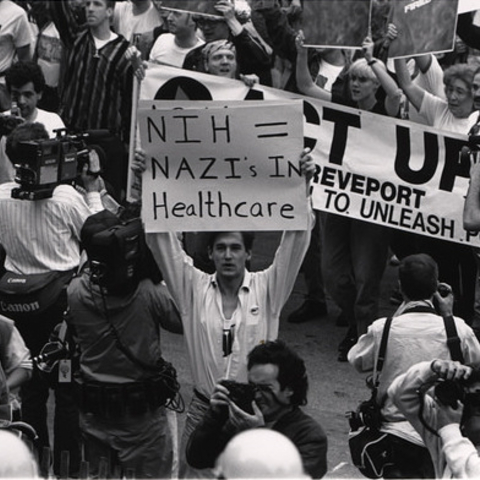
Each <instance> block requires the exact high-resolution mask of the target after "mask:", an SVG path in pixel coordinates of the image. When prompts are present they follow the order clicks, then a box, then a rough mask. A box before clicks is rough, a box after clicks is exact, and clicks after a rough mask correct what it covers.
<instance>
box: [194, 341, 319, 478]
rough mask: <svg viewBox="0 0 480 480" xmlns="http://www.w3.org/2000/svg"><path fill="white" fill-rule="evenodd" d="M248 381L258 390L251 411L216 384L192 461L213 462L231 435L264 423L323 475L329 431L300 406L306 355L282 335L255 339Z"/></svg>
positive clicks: (312, 472) (311, 472) (316, 475)
mask: <svg viewBox="0 0 480 480" xmlns="http://www.w3.org/2000/svg"><path fill="white" fill-rule="evenodd" d="M248 382H249V383H248V385H250V386H251V387H253V390H254V397H253V398H254V401H252V402H251V405H250V406H251V408H252V409H253V413H248V412H246V411H245V410H242V409H241V408H239V406H238V405H237V404H236V403H235V402H234V401H233V400H232V392H231V391H229V390H228V388H227V387H225V386H224V385H222V382H220V383H218V384H217V385H216V386H215V390H214V392H213V394H212V396H211V398H210V408H209V409H208V410H207V413H206V414H205V416H204V418H203V419H202V421H201V422H200V423H199V424H198V425H197V427H196V428H195V430H194V431H193V433H192V435H191V436H190V439H189V442H188V445H187V452H186V453H187V461H188V463H189V464H190V465H191V466H193V467H195V468H211V467H213V466H214V465H215V461H216V459H217V457H218V456H219V455H220V454H221V453H222V451H223V450H224V448H225V446H226V445H227V443H228V442H229V440H230V439H231V438H232V437H233V436H235V435H236V434H237V433H239V432H241V431H243V430H248V429H252V428H257V427H265V428H269V429H272V430H274V431H277V432H279V433H282V434H284V435H285V436H286V437H287V438H289V439H290V440H291V441H292V442H293V444H294V445H295V446H296V447H297V448H298V451H299V452H300V456H301V458H302V462H303V468H304V469H305V472H306V473H308V474H309V475H310V476H311V477H312V478H320V477H323V475H325V473H326V471H327V437H326V435H325V433H324V431H323V429H322V427H321V426H320V425H319V424H318V423H317V422H316V421H315V420H314V419H313V418H311V417H310V416H309V415H307V414H306V413H304V412H303V411H302V410H301V408H300V406H302V405H306V403H307V390H308V378H307V372H306V369H305V364H304V362H303V360H302V359H301V358H300V357H299V356H298V355H297V353H295V352H294V351H293V350H292V349H290V348H289V347H288V346H287V345H286V344H285V343H284V342H282V341H281V340H275V341H270V342H267V343H264V344H261V345H257V346H256V347H255V348H254V349H253V350H252V351H251V352H250V353H249V354H248ZM248 385H246V386H245V387H244V389H245V390H246V389H247V387H248ZM239 400H241V399H238V400H237V403H240V402H239Z"/></svg>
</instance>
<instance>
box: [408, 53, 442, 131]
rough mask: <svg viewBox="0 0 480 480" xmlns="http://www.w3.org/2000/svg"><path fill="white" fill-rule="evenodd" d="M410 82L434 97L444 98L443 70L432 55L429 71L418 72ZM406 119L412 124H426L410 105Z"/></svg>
mask: <svg viewBox="0 0 480 480" xmlns="http://www.w3.org/2000/svg"><path fill="white" fill-rule="evenodd" d="M412 82H413V83H414V84H415V85H418V86H419V87H421V88H423V89H424V90H426V91H427V92H429V93H431V94H432V95H435V96H436V97H439V98H445V88H444V86H443V70H442V67H441V66H440V64H439V63H438V60H437V58H436V57H435V56H434V55H432V63H431V64H430V67H429V69H428V70H427V71H426V72H425V73H422V72H419V74H418V75H417V76H416V77H415V78H414V79H413V80H412ZM408 117H409V120H410V121H412V122H416V123H422V124H424V125H427V124H428V123H427V119H426V118H425V117H424V116H423V115H421V114H420V113H419V112H418V111H417V109H416V108H415V107H414V106H413V105H412V104H411V103H409V106H408Z"/></svg>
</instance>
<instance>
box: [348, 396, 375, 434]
mask: <svg viewBox="0 0 480 480" xmlns="http://www.w3.org/2000/svg"><path fill="white" fill-rule="evenodd" d="M346 417H347V419H348V423H349V425H350V429H351V430H352V432H355V431H357V430H358V429H360V428H362V427H369V428H373V429H379V428H380V427H381V425H382V414H381V408H380V405H378V403H377V402H376V400H375V398H373V397H372V398H370V399H369V400H365V401H364V402H361V403H360V405H359V406H358V408H357V410H356V411H350V412H347V413H346Z"/></svg>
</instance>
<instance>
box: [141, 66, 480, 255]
mask: <svg viewBox="0 0 480 480" xmlns="http://www.w3.org/2000/svg"><path fill="white" fill-rule="evenodd" d="M141 96H142V98H146V99H154V98H157V99H160V98H162V97H163V98H165V99H170V100H174V99H176V98H179V99H182V100H222V101H224V100H227V99H229V100H245V99H248V98H254V99H257V100H259V99H264V100H285V99H288V98H290V99H299V98H300V99H302V100H303V114H304V122H305V123H304V133H305V138H304V142H305V145H306V146H309V147H310V148H312V149H313V155H314V158H315V161H316V163H317V164H318V174H317V175H316V177H315V179H314V184H313V201H314V208H316V209H319V210H323V211H328V212H332V213H337V214H340V215H345V216H350V217H353V218H358V219H361V220H365V221H367V222H373V223H378V224H382V225H385V226H388V227H391V228H395V229H400V230H405V231H409V232H413V233H419V234H422V235H427V236H432V237H436V238H441V239H445V240H449V241H453V242H458V243H467V244H471V245H474V246H480V240H479V238H478V235H477V234H476V233H474V234H469V233H468V232H466V231H465V230H464V229H463V226H462V225H463V222H462V212H463V204H464V197H465V194H466V191H467V188H468V182H469V170H470V162H469V160H468V158H464V157H460V155H459V151H460V149H461V147H462V146H463V145H464V144H465V142H466V140H467V137H466V136H462V135H453V134H448V136H447V135H446V134H445V132H442V131H439V130H435V129H433V128H429V127H425V126H423V125H419V124H415V123H411V122H408V121H404V120H397V119H393V118H389V117H384V116H379V115H376V114H372V113H369V112H364V111H361V110H356V109H352V108H348V107H342V106H339V105H336V104H332V103H328V102H322V101H319V100H315V99H312V98H309V97H302V96H300V95H294V94H290V93H288V92H284V91H281V90H276V89H272V88H268V87H262V86H258V87H256V88H255V89H254V90H249V89H248V88H247V87H245V85H243V83H242V82H239V81H236V80H225V79H223V78H219V77H215V76H212V75H206V74H198V73H196V72H189V71H185V70H179V69H176V68H169V67H164V66H162V67H160V68H149V70H148V76H147V78H146V79H145V80H144V82H143V84H142V93H141ZM244 104H246V102H244Z"/></svg>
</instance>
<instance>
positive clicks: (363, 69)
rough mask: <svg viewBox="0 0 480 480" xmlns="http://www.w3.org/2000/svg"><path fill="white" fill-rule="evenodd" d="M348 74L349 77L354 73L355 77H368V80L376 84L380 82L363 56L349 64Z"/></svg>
mask: <svg viewBox="0 0 480 480" xmlns="http://www.w3.org/2000/svg"><path fill="white" fill-rule="evenodd" d="M377 62H379V60H377ZM348 75H349V76H350V77H351V76H352V75H356V76H357V77H363V78H368V79H369V80H372V81H374V82H376V83H378V84H379V83H380V82H379V81H378V78H377V76H376V75H375V72H374V71H373V70H372V68H371V67H370V66H369V65H368V63H367V60H365V58H360V59H358V60H355V61H354V62H353V63H352V64H351V65H350V68H349V69H348Z"/></svg>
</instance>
